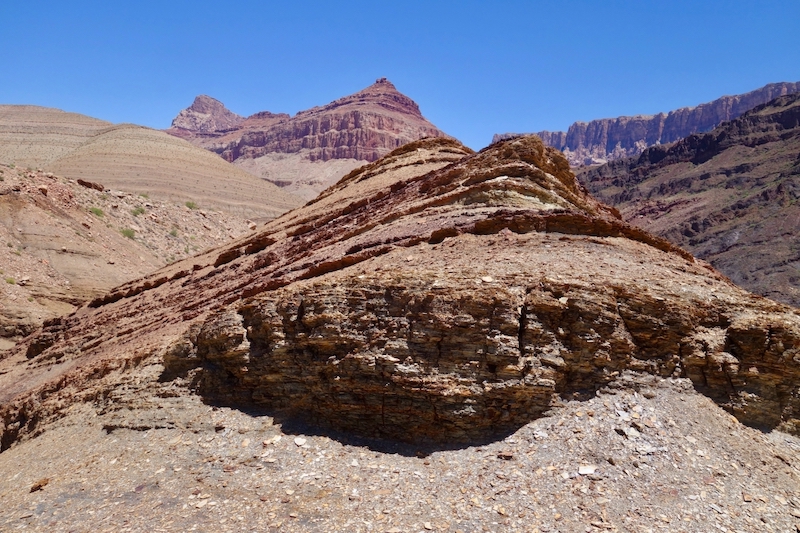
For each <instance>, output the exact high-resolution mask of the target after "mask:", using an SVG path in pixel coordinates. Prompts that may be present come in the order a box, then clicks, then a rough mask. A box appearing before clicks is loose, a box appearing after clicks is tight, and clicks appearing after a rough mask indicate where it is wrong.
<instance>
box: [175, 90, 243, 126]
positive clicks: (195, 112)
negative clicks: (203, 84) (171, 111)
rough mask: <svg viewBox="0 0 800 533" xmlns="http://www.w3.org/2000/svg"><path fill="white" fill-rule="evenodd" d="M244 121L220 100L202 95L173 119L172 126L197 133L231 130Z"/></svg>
mask: <svg viewBox="0 0 800 533" xmlns="http://www.w3.org/2000/svg"><path fill="white" fill-rule="evenodd" d="M243 121H244V117H240V116H239V115H237V114H236V113H232V112H231V111H229V110H228V109H227V108H226V107H225V106H224V105H223V104H222V102H220V101H219V100H216V99H214V98H211V97H210V96H206V95H204V94H203V95H200V96H198V97H197V98H195V99H194V102H192V105H190V106H189V107H188V108H186V109H184V110H183V111H181V112H180V113H178V116H177V117H175V119H174V120H173V121H172V128H174V129H177V130H187V131H189V132H192V133H195V134H202V133H212V134H213V133H218V132H222V131H225V130H230V129H233V128H235V127H236V126H238V125H239V124H241V123H242V122H243Z"/></svg>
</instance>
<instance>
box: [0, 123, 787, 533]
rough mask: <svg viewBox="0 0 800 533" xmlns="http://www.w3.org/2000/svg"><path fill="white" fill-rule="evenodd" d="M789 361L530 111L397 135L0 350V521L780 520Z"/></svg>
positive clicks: (687, 527) (761, 317)
mask: <svg viewBox="0 0 800 533" xmlns="http://www.w3.org/2000/svg"><path fill="white" fill-rule="evenodd" d="M799 376H800V315H799V314H798V312H797V310H795V309H793V308H790V307H788V306H785V305H781V304H778V303H776V302H773V301H770V300H767V299H765V298H762V297H758V296H755V295H753V294H750V293H747V292H746V291H744V290H742V289H740V288H738V287H736V286H735V285H733V284H732V283H730V282H729V281H728V280H727V279H726V278H724V276H722V275H721V274H719V273H718V272H717V271H715V270H714V269H713V268H712V267H711V266H710V265H708V264H707V263H705V262H703V261H700V260H696V259H694V258H692V257H691V256H690V255H689V254H688V253H686V252H685V251H683V250H681V249H678V248H676V247H675V246H674V245H672V244H670V243H669V242H668V241H666V240H664V239H660V238H658V237H655V236H653V235H650V234H648V233H646V232H644V231H642V230H641V229H639V228H636V227H634V226H632V225H629V224H627V223H625V222H624V221H622V220H620V219H619V218H618V217H617V214H616V213H615V211H614V210H613V209H611V208H609V207H607V206H604V205H602V204H600V203H598V202H597V201H595V200H594V199H592V198H591V197H589V196H588V194H586V192H585V190H583V189H582V188H581V187H580V186H579V184H578V183H577V181H576V179H575V177H574V175H573V174H572V173H571V172H570V170H569V165H568V164H567V162H566V160H565V159H564V158H563V156H561V155H560V154H559V153H558V152H557V151H555V150H553V149H547V148H545V147H544V146H543V145H542V143H541V142H540V141H539V140H538V139H535V138H523V139H517V140H512V141H505V142H504V143H500V144H497V145H493V146H492V147H490V148H488V149H486V150H483V151H481V152H479V153H477V154H475V153H472V152H471V151H470V150H468V149H467V148H465V147H463V146H461V145H459V144H458V143H456V142H455V141H451V140H445V139H437V140H424V141H419V142H417V143H413V144H410V145H408V146H406V147H404V148H402V149H399V150H396V151H394V152H392V153H391V154H390V155H389V156H387V157H385V158H382V159H380V160H378V161H376V162H375V163H372V164H370V165H367V166H365V167H363V168H362V169H360V170H358V171H354V172H352V173H351V174H349V175H348V176H346V177H345V178H343V179H342V180H341V181H340V182H339V183H338V184H337V185H336V186H334V187H331V188H330V189H328V190H326V191H325V192H324V193H323V194H322V195H320V197H319V198H318V199H317V200H315V201H314V202H309V203H308V204H307V205H306V206H304V207H303V208H301V209H297V210H295V211H292V212H290V213H288V214H286V215H284V216H283V217H281V218H279V219H277V220H274V221H272V222H270V223H268V224H266V225H264V226H263V227H261V228H257V231H255V232H252V233H249V234H247V235H245V236H243V237H241V238H239V239H237V240H234V241H233V242H231V243H229V244H226V245H223V246H221V247H218V248H216V249H214V250H211V251H208V252H206V253H204V254H200V255H197V256H193V257H190V258H187V259H184V260H182V261H178V262H176V263H173V264H170V265H167V266H165V267H164V268H162V269H160V270H159V271H157V272H155V273H153V274H151V275H149V276H146V277H144V278H140V279H138V280H134V281H131V282H129V283H126V284H124V285H122V286H119V287H117V288H115V289H114V290H112V291H110V292H109V293H107V294H105V295H103V296H101V297H99V298H96V299H94V300H93V301H92V302H90V303H89V304H88V305H86V306H84V307H81V308H80V309H78V310H77V311H76V312H75V313H73V314H72V315H70V316H67V317H63V318H61V319H58V320H53V321H50V322H49V323H47V324H45V325H44V326H43V327H42V328H41V329H40V330H39V331H37V332H36V333H35V334H32V335H30V336H29V337H28V338H26V339H25V340H24V341H23V342H21V343H20V344H18V345H17V346H16V347H15V348H14V349H13V350H10V351H9V352H7V353H6V354H0V450H2V452H0V499H2V502H3V504H4V506H3V507H2V509H0V517H2V518H0V528H5V529H10V530H14V529H16V528H28V529H31V530H41V531H187V530H188V531H191V530H195V531H226V530H227V531H253V530H255V531H264V530H284V531H348V532H349V531H364V532H366V531H380V532H393V533H398V532H404V531H412V532H416V531H422V532H425V531H452V532H456V531H462V532H464V533H466V532H473V531H497V532H499V531H540V532H544V531H548V532H556V531H560V532H572V531H578V532H586V531H590V532H591V531H631V532H641V531H645V532H646V531H658V530H666V531H685V532H701V531H702V532H707V531H748V532H750V531H793V528H794V530H796V529H797V525H798V520H800V518H798V516H797V515H798V511H799V510H800V507H799V505H800V500H798V498H800V496H799V495H798V487H800V483H798V474H799V472H798V467H799V466H798V457H799V456H800V447H798V440H797V438H796V436H797V435H798V433H799V432H800V400H798V399H799V398H800V391H799V390H798V383H800V378H799ZM699 393H702V395H701V394H699ZM720 406H721V407H720ZM722 407H724V408H725V409H727V411H726V410H723V408H722ZM728 413H731V414H732V415H734V416H735V418H734V417H732V416H731V414H728ZM743 423H746V424H749V426H744V425H743ZM323 428H328V429H327V430H325V429H323ZM331 428H332V429H331ZM754 428H764V429H763V432H761V431H759V430H757V429H754ZM775 428H777V429H780V430H784V431H786V432H787V433H792V434H793V435H795V436H794V437H792V436H789V435H788V434H786V433H781V432H779V431H778V430H777V429H775ZM377 437H381V438H384V439H385V438H392V439H393V441H392V442H387V441H380V440H367V439H376V438H377ZM400 442H404V443H412V444H398V443H400Z"/></svg>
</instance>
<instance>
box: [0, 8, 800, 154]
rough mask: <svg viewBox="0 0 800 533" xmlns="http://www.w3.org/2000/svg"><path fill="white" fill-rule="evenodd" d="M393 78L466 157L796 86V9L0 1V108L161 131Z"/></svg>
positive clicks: (303, 105)
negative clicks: (205, 111) (508, 137)
mask: <svg viewBox="0 0 800 533" xmlns="http://www.w3.org/2000/svg"><path fill="white" fill-rule="evenodd" d="M379 77H388V78H389V79H390V80H391V81H392V82H394V84H395V85H396V86H397V88H398V89H399V90H400V91H402V92H403V93H405V94H407V95H408V96H410V97H411V98H413V99H414V100H416V101H417V102H418V103H419V105H420V107H421V109H422V112H423V114H424V115H425V116H426V117H427V118H428V119H429V120H431V121H432V122H433V123H434V124H436V125H437V126H438V127H439V128H441V129H443V130H444V131H446V132H448V133H450V134H451V135H454V136H455V137H458V138H459V139H461V140H462V141H463V142H465V143H466V144H468V145H469V146H471V147H473V148H481V147H483V146H485V145H486V144H488V143H489V142H490V140H491V137H492V134H493V133H497V132H506V131H538V130H542V129H549V130H557V129H566V128H567V127H568V126H569V125H570V124H571V123H572V122H574V121H576V120H584V121H586V120H591V119H595V118H603V117H615V116H619V115H633V114H652V113H656V112H659V111H669V110H671V109H675V108H678V107H682V106H689V105H696V104H699V103H702V102H706V101H709V100H713V99H714V98H717V97H719V96H722V95H724V94H738V93H742V92H746V91H749V90H752V89H755V88H758V87H760V86H763V85H765V84H767V83H770V82H777V81H800V2H798V1H797V0H784V1H769V0H767V1H763V0H760V1H758V2H753V1H752V0H750V1H734V0H731V1H701V0H694V1H682V0H680V1H667V2H651V1H627V2H623V1H606V2H600V1H593V2H590V1H569V0H562V1H552V2H551V1H542V2H536V1H503V0H499V1H494V2H478V1H469V0H463V1H458V2H455V1H453V2H433V1H427V2H418V1H415V0H406V1H403V2H379V1H374V0H373V1H371V2H364V1H360V0H349V1H346V2H331V1H330V0H327V1H325V2H317V1H306V2H302V1H295V2H271V1H264V0H262V1H250V0H240V1H238V2H225V3H223V2H207V1H203V0H196V1H191V2H188V1H183V0H174V1H172V0H160V1H158V2H155V1H150V0H139V1H136V2H133V1H128V2H107V1H104V2H95V1H80V0H76V1H63V0H62V1H58V2H55V1H37V0H28V1H26V2H11V1H3V2H0V103H4V104H35V105H41V106H48V107H57V108H60V109H64V110H66V111H73V112H78V113H83V114H86V115H90V116H93V117H97V118H102V119H105V120H109V121H112V122H133V123H137V124H143V125H146V126H151V127H155V128H166V127H168V126H169V124H170V122H171V120H172V118H173V117H174V116H175V115H176V114H177V113H178V111H180V110H181V109H183V108H185V107H187V106H188V105H189V104H191V102H192V100H193V98H194V96H195V95H197V94H208V95H211V96H213V97H215V98H217V99H219V100H221V101H222V102H224V103H225V104H226V105H227V107H228V108H229V109H231V110H232V111H234V112H236V113H239V114H241V115H249V114H252V113H255V112H257V111H264V110H269V111H273V112H287V113H292V114H293V113H296V112H297V111H299V110H302V109H307V108H309V107H312V106H315V105H322V104H325V103H327V102H329V101H331V100H334V99H336V98H339V97H341V96H344V95H346V94H351V93H353V92H356V91H358V90H360V89H362V88H363V87H366V86H367V85H370V84H371V83H372V82H374V80H375V79H376V78H379Z"/></svg>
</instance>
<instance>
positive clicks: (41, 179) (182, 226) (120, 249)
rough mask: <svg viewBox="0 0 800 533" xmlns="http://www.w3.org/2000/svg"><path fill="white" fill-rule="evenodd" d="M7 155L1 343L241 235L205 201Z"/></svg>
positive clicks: (1, 221) (2, 189)
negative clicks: (23, 164) (174, 198)
mask: <svg viewBox="0 0 800 533" xmlns="http://www.w3.org/2000/svg"><path fill="white" fill-rule="evenodd" d="M82 183H83V185H81V184H80V183H78V182H76V181H75V180H72V179H67V178H64V177H62V176H57V175H55V174H53V173H51V172H43V171H42V172H40V171H35V170H31V171H28V170H23V169H21V168H19V167H11V166H6V165H0V294H2V299H0V349H4V348H8V347H9V346H10V345H11V344H13V341H15V340H19V339H20V338H22V337H23V336H25V335H27V334H29V333H31V332H32V331H34V330H35V329H37V328H38V327H40V326H41V325H42V322H43V321H45V320H49V319H53V318H55V317H57V316H60V315H63V314H68V313H70V312H72V311H74V310H75V309H76V308H77V307H79V306H81V305H83V304H84V303H86V302H87V301H89V300H91V299H92V298H96V297H98V296H100V295H102V294H104V293H105V292H107V291H109V290H111V289H112V288H113V287H115V286H117V285H120V284H122V283H124V282H127V281H130V280H131V279H135V278H138V277H141V276H144V275H146V274H149V273H151V272H153V271H154V270H157V269H158V268H160V267H162V266H164V265H166V264H168V263H171V262H174V261H177V260H179V259H183V258H185V257H188V256H190V255H194V254H196V253H198V252H200V251H203V250H206V249H207V248H211V247H213V246H218V245H220V244H223V243H225V242H228V241H230V240H231V239H234V238H235V237H238V236H241V235H243V234H245V233H247V232H249V231H251V228H255V227H256V225H255V223H253V222H249V221H247V220H244V219H242V218H241V217H239V216H235V215H232V214H230V213H226V212H223V211H217V210H211V209H208V208H207V207H206V206H202V205H201V206H193V207H194V209H190V208H189V207H187V206H186V205H185V204H183V203H177V202H173V203H170V202H164V201H160V200H156V199H153V198H151V197H149V196H147V195H146V194H138V193H130V192H124V191H122V190H118V189H110V188H107V187H105V186H104V185H103V184H101V183H96V182H86V181H82Z"/></svg>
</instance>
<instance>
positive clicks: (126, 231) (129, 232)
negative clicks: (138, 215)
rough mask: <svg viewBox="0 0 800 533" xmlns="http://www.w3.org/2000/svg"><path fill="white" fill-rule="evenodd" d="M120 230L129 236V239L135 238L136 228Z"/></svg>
mask: <svg viewBox="0 0 800 533" xmlns="http://www.w3.org/2000/svg"><path fill="white" fill-rule="evenodd" d="M119 231H120V232H121V233H122V234H123V235H124V236H125V237H127V238H129V239H133V237H134V235H136V232H135V231H134V230H132V229H131V228H122V229H121V230H119Z"/></svg>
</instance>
